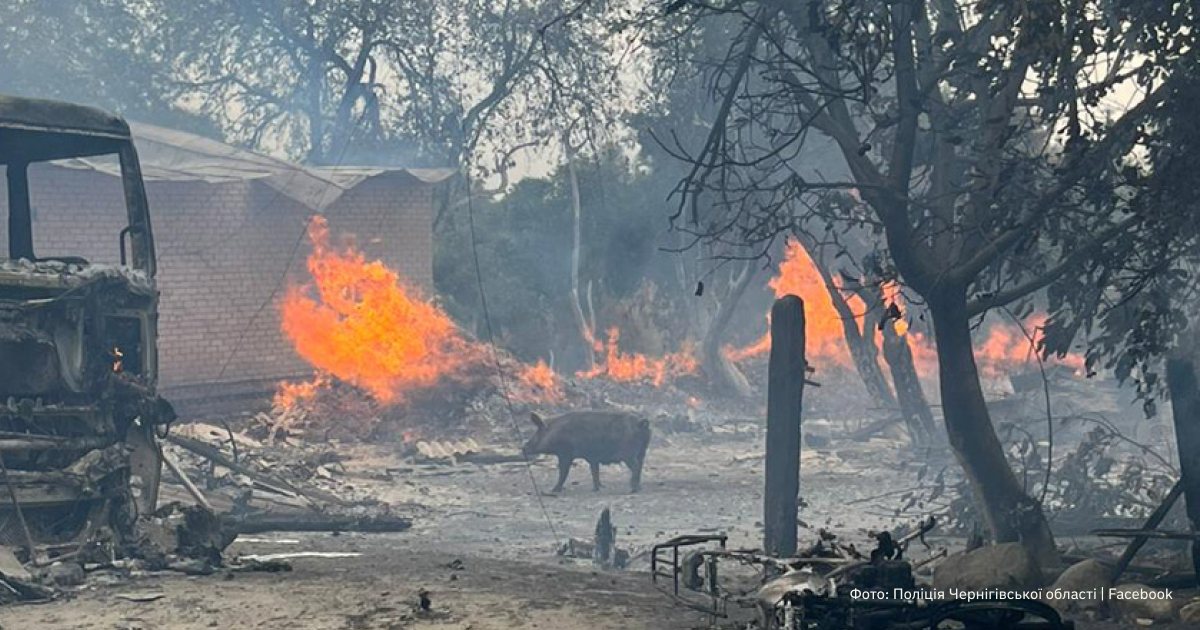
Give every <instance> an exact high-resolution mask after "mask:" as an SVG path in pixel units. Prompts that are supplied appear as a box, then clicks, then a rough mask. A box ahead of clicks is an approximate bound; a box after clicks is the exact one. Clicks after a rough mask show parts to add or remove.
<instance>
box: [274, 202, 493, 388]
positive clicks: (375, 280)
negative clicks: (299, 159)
mask: <svg viewBox="0 0 1200 630" xmlns="http://www.w3.org/2000/svg"><path fill="white" fill-rule="evenodd" d="M309 239H310V240H311V242H312V246H313V252H312V255H311V256H309V259H308V270H309V273H310V274H311V276H312V285H311V286H308V287H292V288H291V289H289V290H288V292H287V295H286V296H285V297H284V299H283V303H282V304H281V306H280V312H281V314H282V326H283V331H284V332H285V333H286V334H287V336H288V338H289V339H291V340H292V343H293V344H294V345H295V348H296V351H297V352H298V353H299V354H300V356H302V357H304V359H305V360H307V361H308V362H309V363H311V364H312V365H313V367H315V368H317V369H318V370H320V371H321V372H323V373H326V374H329V375H332V376H334V377H337V378H338V379H340V380H342V381H345V382H347V383H350V384H352V385H355V386H357V387H360V388H362V389H364V390H366V391H367V392H368V393H370V395H371V396H372V398H374V399H375V400H376V401H378V402H379V403H380V404H381V405H385V406H389V405H396V404H399V403H402V402H404V400H405V397H406V396H408V395H410V394H411V393H412V392H413V391H418V390H423V389H429V388H431V387H433V386H435V385H437V384H439V383H440V382H442V381H443V380H444V379H454V378H456V377H461V376H462V375H463V373H464V372H465V371H466V369H467V368H468V367H469V366H471V365H473V364H478V363H481V362H483V361H484V360H485V358H486V356H485V350H484V348H483V347H482V346H481V345H480V344H478V343H476V342H473V341H470V340H468V339H466V338H465V337H464V336H463V335H462V333H461V332H460V331H459V329H458V327H457V326H456V325H455V324H454V322H452V321H450V318H449V317H448V316H447V315H446V314H445V313H443V312H442V311H441V310H440V309H438V308H437V306H435V305H434V304H433V303H432V302H429V301H427V300H424V299H422V298H421V297H419V296H418V294H417V292H416V290H415V289H414V288H413V287H411V286H409V285H408V283H407V282H405V281H404V280H403V279H402V278H401V277H400V275H399V274H398V273H397V272H395V271H393V270H391V269H388V268H387V267H385V266H384V265H383V263H381V262H379V261H371V262H368V261H367V260H366V259H365V258H364V257H363V255H362V254H361V253H360V252H358V251H357V250H355V249H353V248H350V247H347V248H344V249H342V250H341V251H338V250H335V249H333V248H332V247H331V246H330V244H329V229H328V226H327V225H326V223H325V220H324V218H323V217H315V218H314V219H313V220H312V223H311V224H310V226H309ZM320 385H321V383H320V382H317V383H313V384H310V385H309V386H307V387H299V388H297V387H296V386H294V385H293V386H292V387H291V388H289V389H287V390H284V391H283V392H281V395H282V396H283V400H282V401H281V402H283V403H287V402H290V401H292V400H294V399H295V398H296V396H297V395H312V393H313V392H314V391H315V390H316V389H317V388H318V387H319V386H320Z"/></svg>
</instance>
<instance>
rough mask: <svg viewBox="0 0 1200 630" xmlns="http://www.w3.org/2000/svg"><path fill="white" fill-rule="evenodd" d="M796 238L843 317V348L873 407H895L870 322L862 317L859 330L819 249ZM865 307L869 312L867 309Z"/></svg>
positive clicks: (873, 327)
mask: <svg viewBox="0 0 1200 630" xmlns="http://www.w3.org/2000/svg"><path fill="white" fill-rule="evenodd" d="M796 238H797V239H798V240H799V241H800V244H801V245H802V246H803V247H804V249H805V251H807V252H808V257H809V258H810V259H812V261H813V266H814V267H816V268H817V273H819V274H821V281H822V282H823V284H824V285H825V291H826V292H828V293H829V300H830V302H832V303H833V309H834V310H835V311H837V314H838V318H839V319H841V320H842V337H843V338H844V339H845V340H846V348H847V349H849V350H850V358H851V360H853V361H854V370H855V371H856V372H858V377H859V378H860V379H862V382H863V385H864V386H865V387H866V388H867V393H868V394H870V395H871V398H872V399H874V400H875V404H876V406H878V407H882V408H884V409H895V408H896V397H895V395H893V394H892V388H891V387H888V383H887V379H885V378H884V377H883V370H882V369H881V368H880V367H879V349H878V347H877V346H876V345H875V326H874V325H873V324H872V323H871V322H870V321H866V320H864V322H863V327H862V328H861V329H860V328H859V327H858V317H857V316H855V313H854V311H853V310H852V309H851V308H850V305H849V304H847V303H846V298H845V297H844V296H843V295H842V290H841V289H840V288H839V287H838V286H837V283H836V282H834V280H833V274H832V273H831V272H830V271H829V269H828V267H826V265H825V261H824V260H823V258H822V256H821V251H820V249H819V248H817V247H814V246H812V244H811V243H808V242H807V240H808V239H805V238H801V237H800V236H799V235H797V237H796ZM867 310H868V313H870V309H867Z"/></svg>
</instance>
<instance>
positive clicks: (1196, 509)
mask: <svg viewBox="0 0 1200 630" xmlns="http://www.w3.org/2000/svg"><path fill="white" fill-rule="evenodd" d="M1185 338H1190V339H1196V338H1197V336H1196V335H1195V334H1193V335H1191V336H1190V337H1185ZM1194 345H1195V344H1188V343H1186V342H1185V343H1183V344H1182V345H1181V346H1180V347H1177V348H1176V349H1175V351H1174V352H1172V353H1171V354H1170V355H1169V356H1168V357H1167V388H1168V389H1169V390H1170V393H1171V413H1172V415H1173V416H1174V421H1175V442H1176V448H1177V449H1178V451H1179V485H1181V486H1183V501H1184V504H1185V506H1186V507H1187V517H1188V521H1189V523H1190V524H1191V529H1192V531H1193V532H1196V531H1200V387H1198V386H1197V383H1196V368H1197V364H1196V349H1195V347H1194ZM1192 565H1193V567H1194V568H1195V572H1196V575H1197V579H1200V543H1197V542H1193V543H1192Z"/></svg>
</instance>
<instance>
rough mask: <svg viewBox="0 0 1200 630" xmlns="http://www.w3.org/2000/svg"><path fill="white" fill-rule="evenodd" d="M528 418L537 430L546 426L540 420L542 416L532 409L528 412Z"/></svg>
mask: <svg viewBox="0 0 1200 630" xmlns="http://www.w3.org/2000/svg"><path fill="white" fill-rule="evenodd" d="M529 419H530V420H532V421H533V426H535V427H537V428H538V431H541V430H542V429H545V428H546V423H545V422H544V421H543V420H542V417H541V416H539V415H537V414H536V413H533V412H532V411H531V412H529Z"/></svg>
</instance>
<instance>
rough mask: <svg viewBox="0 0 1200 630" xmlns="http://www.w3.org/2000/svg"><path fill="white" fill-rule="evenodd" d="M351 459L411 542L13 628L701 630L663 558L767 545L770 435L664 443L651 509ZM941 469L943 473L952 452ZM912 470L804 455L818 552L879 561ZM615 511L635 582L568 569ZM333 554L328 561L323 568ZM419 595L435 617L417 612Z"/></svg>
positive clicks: (528, 483) (657, 445)
mask: <svg viewBox="0 0 1200 630" xmlns="http://www.w3.org/2000/svg"><path fill="white" fill-rule="evenodd" d="M506 446H509V447H511V446H512V445H511V444H510V445H506ZM346 450H347V451H348V452H349V454H350V455H351V459H350V460H349V461H347V462H345V463H344V468H343V470H341V471H340V472H339V474H341V475H343V476H344V481H345V482H346V483H348V484H351V485H355V486H358V487H359V488H361V490H363V491H364V492H368V493H371V494H375V495H377V496H379V498H381V499H383V500H386V501H389V502H392V503H394V504H397V505H402V506H406V507H405V509H409V510H411V512H412V514H413V517H414V526H413V528H412V529H411V530H409V531H407V532H404V533H400V534H342V535H331V534H276V535H264V536H256V537H253V538H244V539H239V540H238V541H237V542H235V543H234V545H233V546H231V547H230V548H229V549H228V550H227V555H230V556H233V555H245V554H259V555H264V554H265V555H270V554H285V555H288V554H302V555H301V557H293V558H292V559H291V562H292V565H293V571H291V572H288V573H276V574H270V573H238V574H233V573H218V574H216V575H212V576H205V577H184V576H180V575H178V574H161V575H145V576H138V577H133V578H125V579H120V580H110V581H109V582H111V583H106V582H105V581H103V580H97V579H90V580H89V581H88V583H87V584H86V585H85V586H82V587H78V588H77V589H76V590H74V591H71V592H70V593H69V594H68V596H67V597H65V598H64V599H62V600H60V601H57V602H54V603H50V604H41V605H24V606H14V607H8V608H3V609H0V628H3V629H4V630H18V629H19V630H24V629H35V628H46V629H54V630H57V629H62V630H84V629H89V630H93V629H94V630H160V629H161V630H191V629H199V628H264V629H274V628H278V629H281V630H282V629H288V630H327V629H328V630H376V629H379V630H385V629H386V630H393V629H399V628H405V629H408V628H412V629H424V628H464V629H465V628H472V629H477V630H489V629H501V628H547V629H549V628H553V629H556V630H574V629H576V628H578V629H580V630H582V629H583V628H589V629H591V628H600V629H604V628H614V629H615V628H622V629H639V628H647V629H649V628H654V629H667V628H704V627H709V623H710V619H708V618H707V617H706V616H705V615H703V614H700V613H696V612H693V611H691V610H688V609H687V608H684V607H681V606H679V605H676V604H675V603H673V602H672V600H671V599H670V598H669V597H668V596H666V595H665V594H664V593H661V592H659V591H657V590H655V588H654V587H653V585H652V583H651V580H650V577H649V574H648V562H649V561H648V555H647V554H646V551H647V549H648V547H649V545H651V544H652V543H654V542H657V541H662V540H665V539H666V538H669V537H671V536H673V535H676V534H680V533H716V532H724V533H727V534H729V536H730V545H731V546H733V547H741V546H753V545H755V544H756V543H757V542H758V541H759V539H760V536H761V527H760V524H759V522H758V514H759V513H760V512H761V502H762V466H763V461H762V457H761V454H762V435H761V434H760V433H759V432H758V430H757V429H756V428H755V427H752V426H748V427H733V428H725V429H723V430H722V431H721V432H720V433H715V434H714V433H705V434H674V435H658V436H656V437H655V439H654V442H653V443H652V446H651V452H650V454H649V456H648V459H647V463H646V470H645V474H644V485H643V490H642V492H641V493H639V494H629V493H628V473H627V471H625V469H624V468H621V467H616V466H613V467H605V468H604V470H603V473H602V479H603V481H604V483H605V488H604V489H603V490H602V491H601V492H599V493H594V492H592V490H591V487H590V485H591V484H590V479H589V475H588V473H587V468H586V465H584V464H583V463H582V462H577V464H576V467H575V469H574V471H573V473H572V476H571V479H570V481H569V482H568V485H567V489H566V491H565V492H564V493H562V494H561V495H558V496H542V495H539V494H537V493H535V491H534V482H536V486H537V487H538V488H541V489H542V490H545V489H547V488H549V487H550V486H551V485H552V484H553V481H554V477H555V469H554V466H553V464H552V461H551V460H542V461H539V462H536V463H535V464H534V465H533V466H532V467H526V465H525V464H524V463H509V464H492V465H473V464H459V465H455V466H438V465H413V464H411V463H405V462H404V461H403V460H402V459H400V458H398V457H397V456H396V455H395V453H394V452H393V450H392V449H389V448H387V447H379V446H373V447H366V446H360V447H354V448H350V449H346ZM927 456H928V457H929V458H931V459H933V460H936V461H937V462H942V461H947V460H946V458H947V457H948V454H947V453H930V454H927ZM911 457H912V456H911V454H908V453H906V452H904V451H902V450H899V449H896V448H895V447H894V445H892V444H890V443H888V442H885V441H882V440H879V441H874V442H871V443H867V444H865V445H858V446H854V447H844V448H843V447H837V446H835V447H833V448H829V449H823V450H822V449H812V448H808V449H806V450H805V454H804V457H803V462H802V468H803V472H802V482H801V494H802V495H803V497H804V498H805V500H806V503H807V506H806V507H805V508H804V509H803V512H802V516H803V518H804V520H805V521H806V523H807V524H808V525H809V527H808V528H806V529H804V530H803V531H804V537H805V538H806V539H809V540H811V539H812V537H813V536H814V532H815V529H816V528H818V527H828V528H829V529H831V530H834V531H837V532H839V533H840V534H841V536H842V537H843V539H845V540H848V541H850V542H855V543H856V544H857V545H859V547H860V548H869V547H870V544H869V542H868V539H867V533H868V531H869V530H876V529H881V528H885V527H889V528H890V527H895V526H897V525H900V524H901V523H906V522H907V523H911V522H912V519H911V517H908V516H903V517H897V516H896V515H895V514H894V512H890V511H888V510H887V509H884V508H881V507H879V505H880V502H879V501H878V500H873V497H878V496H880V495H898V494H900V493H902V492H905V491H906V490H908V489H911V488H912V487H915V486H917V485H919V484H918V483H917V482H916V470H917V468H918V466H916V465H913V463H912V462H911V461H910V462H907V463H906V462H905V460H906V459H911ZM935 463H936V462H935ZM605 507H608V508H610V510H611V513H612V519H613V523H614V525H616V526H617V528H618V539H617V544H618V545H619V546H620V547H623V548H626V549H629V550H630V552H631V554H632V556H633V560H632V562H631V568H630V569H629V570H626V571H612V570H599V569H597V568H595V567H594V566H593V565H592V564H591V563H590V562H589V561H584V560H574V559H567V558H562V557H560V556H557V555H556V554H555V551H556V549H557V547H558V545H559V544H561V543H562V542H564V541H566V540H567V539H569V538H571V537H575V538H581V539H591V537H592V535H593V532H594V528H595V522H596V517H597V515H598V514H599V512H600V511H601V510H602V509H603V508H605ZM951 542H953V541H951ZM936 544H937V543H935V545H936ZM322 553H323V554H332V555H331V556H328V557H322V556H320V555H316V556H314V555H313V554H322ZM914 553H915V557H918V558H919V557H922V556H923V555H924V554H925V553H927V552H926V551H925V550H917V551H915V552H914ZM303 554H308V555H307V556H305V555H303ZM422 589H424V590H425V591H427V592H428V593H429V599H430V601H431V608H430V610H429V611H428V612H426V611H420V610H418V609H417V607H416V606H415V604H416V602H417V601H418V599H419V595H418V593H419V592H420V591H421V590H422ZM743 616H744V615H743ZM726 627H729V626H728V624H727V625H726ZM1080 627H1082V628H1101V627H1105V626H1089V625H1086V624H1084V625H1081V626H1080Z"/></svg>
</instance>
